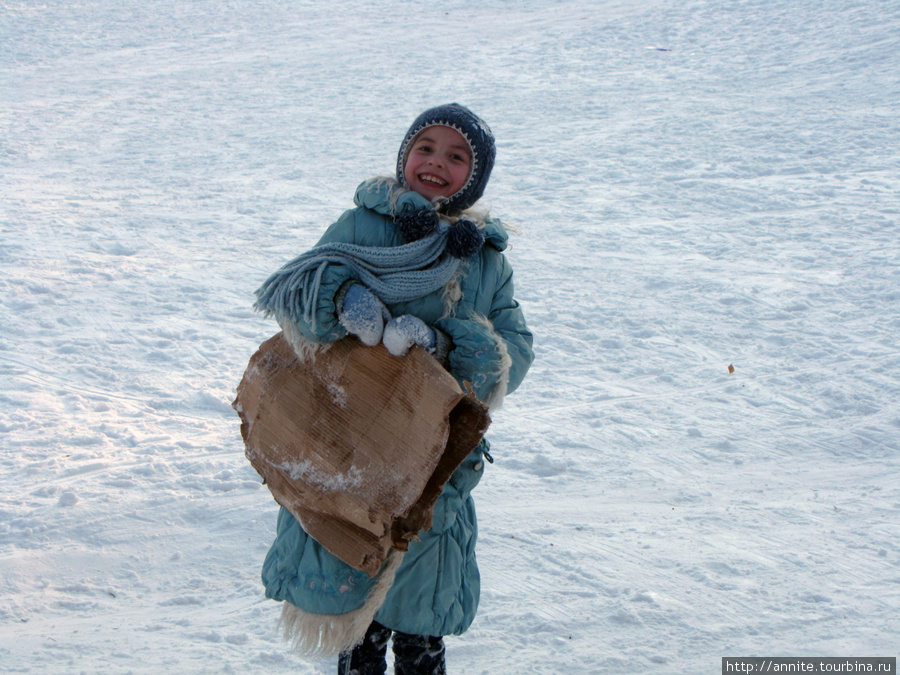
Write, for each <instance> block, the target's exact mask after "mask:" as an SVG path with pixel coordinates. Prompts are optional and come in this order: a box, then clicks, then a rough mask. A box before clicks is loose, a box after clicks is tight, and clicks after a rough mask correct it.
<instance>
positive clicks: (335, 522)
mask: <svg viewBox="0 0 900 675" xmlns="http://www.w3.org/2000/svg"><path fill="white" fill-rule="evenodd" d="M232 406H233V407H234V409H235V410H236V411H237V412H238V414H239V415H240V418H241V435H242V436H243V438H244V444H245V454H246V456H247V459H248V460H249V461H250V463H251V464H252V465H253V468H254V469H256V471H257V472H258V473H259V474H260V476H262V478H263V481H264V483H265V484H266V485H267V486H268V488H269V490H270V492H271V493H272V496H273V497H274V498H275V501H276V502H278V503H279V504H281V505H282V506H284V507H285V508H286V509H288V511H290V512H291V513H292V514H293V515H294V517H295V518H297V520H298V521H299V522H300V524H301V525H302V526H303V529H304V530H305V531H306V532H307V533H308V534H309V535H310V536H312V537H313V538H314V539H315V540H316V541H318V542H319V543H320V544H321V545H322V546H324V547H325V548H326V549H327V550H328V551H330V552H331V553H332V554H334V555H335V556H337V557H338V558H340V559H341V560H343V561H344V562H346V563H347V564H348V565H351V566H352V567H355V568H357V569H360V570H364V571H365V572H367V573H368V574H369V575H370V576H374V575H375V574H377V572H378V570H379V569H381V566H382V565H383V563H384V561H385V558H386V557H387V553H388V551H389V550H390V549H391V548H394V549H396V550H398V551H405V550H407V548H408V546H409V542H410V541H412V540H413V539H414V538H415V537H416V536H417V535H418V533H419V532H421V531H422V530H424V529H428V528H429V527H431V520H432V512H433V509H434V505H435V503H436V502H437V499H438V497H439V496H440V494H441V490H442V489H443V486H444V483H446V482H447V480H449V478H450V476H451V475H452V474H453V472H454V471H455V470H456V469H457V467H459V465H460V464H461V463H462V461H463V460H464V459H465V458H466V456H467V455H468V454H469V453H470V452H471V451H472V450H474V449H475V447H476V446H477V445H478V443H479V442H480V441H481V439H482V437H483V436H484V434H485V432H486V431H487V428H488V426H489V425H490V421H491V420H490V415H489V414H488V409H487V406H485V405H484V404H483V403H482V402H481V401H479V400H478V399H477V398H476V397H475V395H474V393H472V391H471V390H469V391H465V392H464V391H463V390H462V389H461V388H460V386H459V384H457V382H456V380H455V379H454V378H453V377H452V376H451V375H450V374H449V373H448V372H447V371H446V370H444V369H443V367H441V365H440V364H439V363H438V362H437V361H436V360H435V359H434V358H433V357H431V356H430V355H429V354H428V353H427V352H426V351H425V350H423V349H421V348H420V347H414V348H413V349H412V350H410V352H409V353H408V354H407V355H406V356H403V357H396V356H393V355H391V354H390V353H389V352H388V351H387V349H385V348H384V346H382V345H378V346H376V347H366V346H365V345H363V344H362V343H360V342H359V341H358V340H357V339H356V338H353V337H349V338H345V339H343V340H340V341H338V342H335V343H332V344H331V345H330V347H329V348H328V349H327V350H324V351H321V352H319V353H318V354H317V355H316V357H315V358H314V359H300V358H298V356H297V354H296V353H295V351H294V349H293V347H292V346H291V344H290V342H289V341H288V340H287V339H286V338H285V337H284V335H283V334H282V333H278V334H277V335H275V336H273V337H272V338H270V339H268V340H266V341H265V342H263V343H262V345H260V347H259V350H258V351H257V352H256V353H255V354H254V355H253V356H252V357H251V359H250V363H249V364H248V366H247V370H246V372H245V373H244V376H243V379H242V380H241V383H240V385H238V388H237V397H236V399H235V401H234V403H233V404H232Z"/></svg>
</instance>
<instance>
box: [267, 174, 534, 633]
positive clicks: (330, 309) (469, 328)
mask: <svg viewBox="0 0 900 675" xmlns="http://www.w3.org/2000/svg"><path fill="white" fill-rule="evenodd" d="M354 202H355V203H356V205H357V207H356V208H355V209H351V210H349V211H346V212H345V213H344V214H343V215H342V216H341V217H340V218H339V219H338V220H337V222H335V223H334V224H333V225H331V227H329V228H328V230H327V231H326V232H325V234H324V235H323V236H322V238H321V240H320V241H319V243H318V244H317V246H318V245H321V244H325V243H332V242H346V243H352V244H358V245H362V246H396V245H401V244H404V243H407V242H406V241H405V240H404V239H403V236H402V235H401V233H400V231H399V228H398V227H397V225H396V224H395V222H394V215H395V214H400V213H403V212H407V211H412V210H416V209H419V208H423V207H426V208H430V207H431V204H430V202H429V201H428V200H427V199H425V198H424V197H422V196H421V195H419V194H417V193H415V192H410V191H404V190H403V189H402V188H399V187H398V186H397V185H396V183H394V182H393V181H391V180H389V179H375V180H371V181H366V182H365V183H363V184H362V185H361V186H360V187H359V188H358V189H357V192H356V196H355V199H354ZM479 226H480V227H481V228H482V233H483V234H484V236H485V245H484V246H483V247H482V248H481V250H480V251H479V252H478V253H477V254H475V255H474V256H472V257H471V258H469V259H467V260H466V261H464V262H463V264H462V265H461V266H460V271H459V272H458V274H457V279H458V283H459V289H458V290H459V293H457V294H446V293H444V292H443V289H439V290H437V291H435V292H433V293H431V294H429V295H427V296H425V297H422V298H418V299H415V300H411V301H409V302H401V303H396V304H391V305H388V309H389V310H390V312H391V315H392V316H400V315H403V314H412V315H414V316H417V317H419V318H420V319H422V320H423V321H424V322H425V323H427V324H429V325H432V326H434V327H436V328H437V329H439V330H441V331H443V332H444V333H445V334H446V335H447V336H449V337H450V339H451V340H452V350H451V351H450V353H449V357H448V365H447V367H448V369H449V371H450V372H451V374H453V376H454V377H455V378H456V379H457V380H458V381H459V382H460V383H462V382H464V381H467V382H469V383H471V384H472V386H473V388H474V390H475V393H476V395H477V396H478V397H479V398H480V399H482V400H484V401H486V402H488V403H489V404H492V405H496V404H497V403H498V402H499V401H500V400H502V397H503V396H504V395H505V394H506V393H508V392H511V391H513V390H514V389H515V388H516V387H518V385H519V384H520V383H521V382H522V379H523V378H524V376H525V373H526V371H527V370H528V368H529V366H530V365H531V362H532V359H533V358H534V356H533V352H532V335H531V332H530V331H529V330H528V327H527V326H526V324H525V319H524V317H523V315H522V311H521V308H520V306H519V304H518V303H517V302H516V300H515V299H514V297H513V281H512V268H511V267H510V265H509V262H508V261H507V259H506V256H505V255H503V253H502V251H503V250H504V249H506V246H507V239H508V237H507V234H506V231H505V230H504V228H503V226H502V224H501V223H500V222H499V221H498V220H496V219H492V218H488V219H486V220H485V221H484V222H483V223H480V224H479ZM352 278H353V275H352V272H351V271H350V270H349V269H348V268H346V267H344V266H342V265H330V266H329V267H328V268H327V269H326V272H325V275H324V277H323V279H322V281H321V285H320V290H319V293H318V296H317V297H316V298H315V300H314V302H315V307H314V308H313V311H314V315H315V321H314V322H311V324H302V325H298V326H297V327H296V328H297V329H298V330H299V332H300V333H301V334H302V335H303V336H304V337H305V338H306V339H308V340H312V341H314V342H318V343H327V342H331V341H334V340H338V339H341V338H343V337H345V336H346V331H345V330H344V328H343V327H342V326H341V325H340V323H338V320H337V316H336V314H337V311H336V307H335V295H337V294H338V291H339V289H340V288H341V286H342V285H343V284H344V283H346V282H347V281H349V280H351V279H352ZM453 283H454V282H451V284H453ZM447 295H452V297H454V298H458V299H457V300H455V301H452V302H450V305H451V306H448V301H447V300H445V296H447ZM488 447H489V445H488V442H487V440H483V441H482V442H481V444H480V445H479V446H478V447H477V448H476V449H475V450H474V451H473V452H472V453H471V454H470V455H469V456H468V457H467V458H466V460H465V461H464V462H463V463H462V465H461V466H460V467H459V468H458V469H457V470H456V472H455V473H454V474H453V476H452V477H451V478H450V480H449V481H448V482H447V483H446V485H445V486H444V490H443V492H442V494H441V496H440V498H439V499H438V502H437V504H436V505H435V508H434V518H433V524H432V527H431V528H430V529H429V530H428V531H425V532H422V533H420V535H419V538H418V540H416V541H413V542H412V543H411V544H410V547H409V551H408V552H407V553H406V555H405V557H404V558H403V561H402V563H401V565H400V567H399V569H398V570H397V573H396V577H395V580H394V583H393V585H392V586H391V587H390V590H389V591H388V592H387V596H386V597H385V600H384V603H383V604H382V605H381V607H380V608H379V609H378V611H377V613H376V614H375V620H377V621H378V622H379V623H381V624H382V625H384V626H386V627H388V628H391V629H393V630H397V631H402V632H405V633H412V634H417V635H435V636H437V635H451V634H460V633H462V632H464V631H465V630H466V629H467V628H468V627H469V625H470V624H471V623H472V620H473V619H474V617H475V611H476V609H477V607H478V597H479V589H480V576H479V573H478V566H477V563H476V560H475V541H476V538H477V533H478V528H477V522H476V518H475V505H474V502H473V500H472V497H471V494H470V493H471V491H472V489H473V488H474V487H475V486H476V485H477V484H478V482H479V480H481V476H482V474H483V473H484V459H483V458H484V454H485V452H486V451H487V449H488ZM262 577H263V583H264V584H265V588H266V595H267V597H269V598H274V599H276V600H284V601H287V602H289V603H291V604H292V605H294V606H295V607H297V608H299V609H300V610H303V611H304V612H309V613H313V614H324V615H340V614H345V613H347V612H352V611H354V610H357V609H358V608H360V607H361V606H362V605H363V604H364V603H366V600H367V598H368V596H369V592H370V591H371V590H372V588H373V586H374V585H375V584H376V583H377V582H378V577H375V578H374V579H372V578H370V577H369V576H368V574H366V573H365V572H361V571H359V570H356V569H354V568H352V567H350V566H349V565H347V564H345V563H344V562H342V561H341V560H339V559H338V558H336V557H335V556H333V555H331V554H330V553H329V552H328V551H326V550H325V549H324V548H322V547H321V546H320V545H319V544H318V543H317V542H316V541H315V540H313V539H312V537H310V536H309V535H307V534H306V532H304V531H303V528H302V527H301V526H300V524H299V523H298V522H297V520H296V519H295V518H294V517H293V516H292V515H291V514H290V512H288V511H287V510H286V509H284V508H282V509H281V511H280V513H279V516H278V525H277V536H276V539H275V542H274V543H273V544H272V547H271V549H270V551H269V553H268V555H267V556H266V559H265V562H264V565H263V573H262Z"/></svg>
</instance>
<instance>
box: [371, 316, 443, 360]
mask: <svg viewBox="0 0 900 675" xmlns="http://www.w3.org/2000/svg"><path fill="white" fill-rule="evenodd" d="M436 342H437V339H436V336H435V334H434V330H433V329H432V328H431V327H430V326H428V324H426V323H425V322H424V321H422V319H420V318H419V317H417V316H413V315H412V314H404V315H403V316H398V317H396V318H394V319H391V320H390V321H388V323H387V325H386V326H385V327H384V346H385V347H387V350H388V351H389V352H390V353H391V354H393V355H394V356H403V355H404V354H406V352H408V351H409V349H410V347H412V346H413V345H419V346H420V347H424V348H425V350H426V351H427V352H429V353H430V354H433V353H434V350H435V346H436Z"/></svg>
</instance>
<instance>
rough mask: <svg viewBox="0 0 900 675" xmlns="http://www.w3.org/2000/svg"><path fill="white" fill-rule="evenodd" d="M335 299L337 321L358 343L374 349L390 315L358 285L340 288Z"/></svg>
mask: <svg viewBox="0 0 900 675" xmlns="http://www.w3.org/2000/svg"><path fill="white" fill-rule="evenodd" d="M341 295H342V296H343V297H338V298H335V304H336V305H337V306H338V307H339V308H340V309H339V310H338V321H340V323H341V325H342V326H343V327H344V328H346V329H347V332H348V333H351V334H353V335H355V336H356V337H358V338H359V339H360V341H361V342H362V343H363V344H364V345H366V346H368V347H374V346H375V345H377V344H378V343H379V342H381V336H382V335H383V334H384V322H385V321H387V320H388V319H390V318H391V313H390V312H389V311H388V310H387V307H385V306H384V303H383V302H381V300H379V299H378V298H377V297H376V296H375V294H374V293H372V291H370V290H369V289H368V288H366V287H365V286H363V285H362V284H358V283H351V284H350V285H349V286H346V288H345V289H344V288H342V289H341V292H339V293H338V296H341Z"/></svg>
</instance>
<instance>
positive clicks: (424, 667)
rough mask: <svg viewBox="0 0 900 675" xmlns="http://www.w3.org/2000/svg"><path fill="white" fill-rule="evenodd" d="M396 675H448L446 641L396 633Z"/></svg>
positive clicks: (426, 636) (431, 637) (427, 636)
mask: <svg viewBox="0 0 900 675" xmlns="http://www.w3.org/2000/svg"><path fill="white" fill-rule="evenodd" d="M393 649H394V675H446V673H447V667H446V666H445V665H444V639H443V638H441V637H433V636H431V635H410V634H409V633H399V632H396V633H394V647H393Z"/></svg>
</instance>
